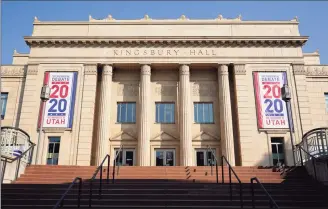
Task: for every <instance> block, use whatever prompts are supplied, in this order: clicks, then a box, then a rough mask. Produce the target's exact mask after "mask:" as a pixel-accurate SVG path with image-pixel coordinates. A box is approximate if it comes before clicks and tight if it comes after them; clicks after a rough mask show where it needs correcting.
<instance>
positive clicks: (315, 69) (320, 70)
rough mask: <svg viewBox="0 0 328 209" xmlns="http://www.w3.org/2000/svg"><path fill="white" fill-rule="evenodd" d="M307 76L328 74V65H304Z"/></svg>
mask: <svg viewBox="0 0 328 209" xmlns="http://www.w3.org/2000/svg"><path fill="white" fill-rule="evenodd" d="M306 76H307V77H320V76H324V77H327V76H328V65H317V66H306Z"/></svg>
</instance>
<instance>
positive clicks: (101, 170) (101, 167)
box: [99, 165, 103, 199]
mask: <svg viewBox="0 0 328 209" xmlns="http://www.w3.org/2000/svg"><path fill="white" fill-rule="evenodd" d="M102 173H103V166H102V165H101V166H100V178H99V179H100V180H99V183H100V185H99V199H101V189H102V188H101V187H102Z"/></svg>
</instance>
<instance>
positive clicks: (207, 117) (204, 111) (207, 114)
mask: <svg viewBox="0 0 328 209" xmlns="http://www.w3.org/2000/svg"><path fill="white" fill-rule="evenodd" d="M213 118H214V117H213V104H212V103H201V102H198V103H194V120H195V123H213V122H214V120H213Z"/></svg>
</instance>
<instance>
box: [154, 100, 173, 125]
mask: <svg viewBox="0 0 328 209" xmlns="http://www.w3.org/2000/svg"><path fill="white" fill-rule="evenodd" d="M157 104H173V122H158V121H157ZM175 111H176V108H175V102H170V101H168V102H161V101H160V102H155V123H156V124H175ZM164 112H165V109H164Z"/></svg>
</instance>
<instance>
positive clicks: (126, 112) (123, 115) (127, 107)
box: [117, 102, 136, 123]
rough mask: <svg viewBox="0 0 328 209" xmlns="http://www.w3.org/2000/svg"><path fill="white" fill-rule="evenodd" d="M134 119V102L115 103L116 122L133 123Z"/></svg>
mask: <svg viewBox="0 0 328 209" xmlns="http://www.w3.org/2000/svg"><path fill="white" fill-rule="evenodd" d="M135 121H136V103H132V102H126V103H123V102H121V103H117V122H118V123H135Z"/></svg>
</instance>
